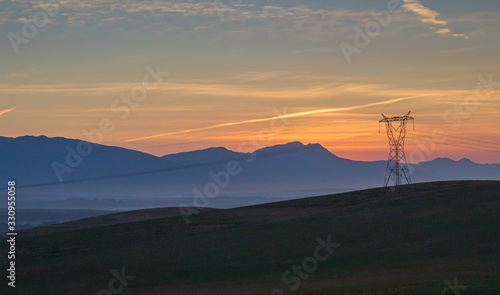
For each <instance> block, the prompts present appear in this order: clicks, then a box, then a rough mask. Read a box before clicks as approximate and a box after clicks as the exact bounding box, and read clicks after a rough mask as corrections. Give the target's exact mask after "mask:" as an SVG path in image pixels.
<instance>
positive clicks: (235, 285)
mask: <svg viewBox="0 0 500 295" xmlns="http://www.w3.org/2000/svg"><path fill="white" fill-rule="evenodd" d="M121 214H122V215H118V217H113V215H107V216H100V217H94V218H91V219H85V220H81V221H76V222H71V223H68V224H64V225H62V226H56V227H54V226H52V227H47V228H39V229H32V230H28V231H22V232H20V233H19V235H18V237H17V239H18V240H17V266H16V271H17V273H16V275H17V281H16V285H17V287H16V290H15V291H13V290H12V289H7V291H4V290H5V289H6V287H5V286H6V282H5V275H2V286H1V287H0V290H2V291H0V294H23V295H24V294H26V295H28V294H37V295H44V294H51V295H58V294H65V295H70V294H71V295H73V294H74V295H77V294H78V295H81V294H84V295H87V294H88V295H90V294H94V295H95V294H99V295H107V294H124V295H138V294H151V295H153V294H180V295H188V294H207V295H208V294H249V295H250V294H252V295H264V294H274V295H279V294H281V293H280V291H278V290H281V291H283V294H311V295H312V294H318V295H323V294H324V295H327V294H401V295H402V294H429V295H430V294H436V295H438V294H450V295H453V294H454V295H459V294H462V295H467V294H491V295H496V294H500V292H499V291H500V182H498V181H487V182H486V181H485V182H481V181H474V182H472V181H471V182H438V183H424V184H415V185H409V186H404V187H402V188H401V190H400V191H399V192H393V191H391V190H390V189H372V190H365V191H359V192H352V193H344V194H338V195H329V196H321V197H314V198H307V199H300V200H293V201H287V202H280V203H272V204H265V205H259V206H252V207H243V208H236V209H230V210H208V211H204V212H202V213H200V214H199V215H193V216H191V218H190V221H191V223H190V224H189V225H186V223H185V220H184V218H183V217H182V216H172V214H173V211H172V209H165V215H162V214H163V213H162V210H161V209H156V210H154V211H149V212H148V211H137V212H135V213H127V214H125V215H124V214H123V213H121ZM148 214H152V216H150V217H148V216H147V215H148ZM162 216H166V217H162ZM328 236H330V237H331V241H332V242H333V243H338V244H340V245H336V246H335V247H334V249H333V248H332V250H333V251H332V253H331V254H330V253H329V252H328V251H327V250H325V248H324V247H321V242H319V241H318V238H319V239H322V240H323V241H325V242H327V241H328ZM2 240H5V237H2ZM2 244H3V246H2V249H1V252H2V253H1V254H2V255H1V256H0V260H1V262H2V265H6V260H5V256H6V255H5V254H6V247H5V243H2ZM318 247H321V248H318ZM317 249H319V250H317ZM318 255H319V256H318ZM320 256H321V259H324V261H318V257H320ZM315 257H316V258H315ZM303 262H304V263H305V264H304V265H305V266H306V268H307V269H309V271H310V273H309V272H308V271H306V270H304V267H303V266H302V265H303ZM294 265H295V266H296V267H295V273H294ZM298 266H300V267H301V269H300V270H298V271H297V268H298ZM3 268H4V267H2V269H3ZM113 270H116V271H117V272H118V273H121V272H122V271H123V270H124V271H125V273H126V275H125V279H123V278H121V280H120V279H118V280H117V279H114V278H115V277H116V275H117V273H116V272H115V274H113V273H112V271H113ZM5 273H6V272H5V271H4V274H5ZM118 276H119V277H120V276H121V275H119V274H118ZM127 276H133V277H135V278H133V279H132V278H131V277H128V278H127ZM282 277H285V279H287V280H288V282H287V283H286V284H285V283H284V282H283V280H282ZM455 278H456V279H457V282H458V285H463V286H467V288H465V289H464V288H460V289H457V288H456V286H455ZM445 280H447V281H446V282H445ZM292 287H297V289H296V290H295V291H291V290H290V289H291V288H292ZM6 292H7V293H6Z"/></svg>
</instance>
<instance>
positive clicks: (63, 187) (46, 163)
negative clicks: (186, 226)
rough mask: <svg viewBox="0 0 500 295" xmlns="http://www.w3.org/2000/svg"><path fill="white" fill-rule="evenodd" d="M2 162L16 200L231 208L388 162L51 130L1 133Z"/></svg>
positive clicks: (374, 179) (468, 166) (317, 187)
mask: <svg viewBox="0 0 500 295" xmlns="http://www.w3.org/2000/svg"><path fill="white" fill-rule="evenodd" d="M0 161H1V163H2V169H1V170H0V179H1V183H4V184H7V181H9V180H15V181H16V182H17V186H18V205H19V206H22V207H23V208H38V209H103V210H131V209H144V208H154V207H161V206H164V207H169V206H179V205H185V206H193V205H194V206H204V207H214V208H231V207H237V206H244V205H251V204H258V203H267V202H273V201H279V200H285V199H293V198H299V197H307V196H314V195H321V194H329V193H339V192H345V191H353V190H361V189H368V188H375V187H380V186H382V185H383V180H384V174H385V167H386V162H385V161H374V162H365V161H353V160H348V159H343V158H340V157H338V156H336V155H334V154H333V153H331V152H330V151H328V150H327V149H325V148H324V147H322V146H321V145H319V144H307V145H304V144H302V143H300V142H291V143H288V144H284V145H276V146H271V147H266V148H263V149H259V150H256V151H255V152H254V153H238V152H234V151H230V150H228V149H226V148H222V147H216V148H209V149H205V150H199V151H192V152H184V153H179V154H172V155H166V156H163V157H157V156H153V155H150V154H147V153H143V152H138V151H134V150H129V149H124V148H120V147H114V146H105V145H99V144H93V143H89V142H85V141H80V140H75V139H67V138H61V137H59V138H48V137H45V136H38V137H34V136H23V137H17V138H9V137H0ZM411 166H412V167H410V170H411V171H413V172H412V180H413V182H430V181H444V180H498V179H500V164H477V163H474V162H472V161H470V160H468V159H462V160H460V161H454V160H451V159H448V158H438V159H435V160H432V161H427V162H421V163H418V164H414V165H411ZM201 195H203V196H206V197H207V198H204V197H201V198H200V196H201Z"/></svg>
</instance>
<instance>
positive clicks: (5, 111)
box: [0, 108, 16, 116]
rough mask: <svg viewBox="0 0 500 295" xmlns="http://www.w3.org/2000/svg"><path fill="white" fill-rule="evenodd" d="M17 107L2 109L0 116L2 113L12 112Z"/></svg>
mask: <svg viewBox="0 0 500 295" xmlns="http://www.w3.org/2000/svg"><path fill="white" fill-rule="evenodd" d="M15 109H16V108H11V109H7V110H3V111H0V116H1V115H4V114H7V113H10V112H12V111H13V110H15Z"/></svg>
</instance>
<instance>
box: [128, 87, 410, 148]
mask: <svg viewBox="0 0 500 295" xmlns="http://www.w3.org/2000/svg"><path fill="white" fill-rule="evenodd" d="M415 97H416V96H408V97H402V98H395V99H390V100H386V101H380V102H373V103H369V104H364V105H358V106H350V107H343V108H329V109H318V110H312V111H307V112H298V113H293V114H286V115H281V116H275V117H270V118H261V119H251V120H244V121H239V122H229V123H220V124H215V125H210V126H207V127H202V128H196V129H187V130H181V131H174V132H169V133H160V134H156V135H151V136H146V137H140V138H134V139H128V140H124V141H122V142H132V141H141V140H147V139H152V138H158V137H164V136H169V135H177V134H184V133H191V132H197V131H203V130H208V129H215V128H221V127H228V126H235V125H241V124H249V123H259V122H265V121H272V120H276V119H286V118H295V117H303V116H309V115H316V114H321V113H333V112H342V111H351V110H356V109H361V108H368V107H373V106H378V105H385V104H391V103H396V102H399V101H403V100H407V99H412V98H415Z"/></svg>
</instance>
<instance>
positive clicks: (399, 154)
mask: <svg viewBox="0 0 500 295" xmlns="http://www.w3.org/2000/svg"><path fill="white" fill-rule="evenodd" d="M410 113H411V112H408V114H406V115H404V116H400V117H392V118H389V117H386V116H384V114H382V117H383V119H382V120H380V121H379V132H380V123H385V126H386V128H387V137H388V138H389V148H390V152H389V160H388V161H387V168H386V171H385V180H384V186H389V182H390V181H391V178H393V179H394V185H396V186H399V185H401V179H402V178H403V177H404V179H406V182H407V183H408V184H410V183H411V178H410V172H409V171H408V162H407V161H406V155H405V138H406V126H407V124H408V121H409V120H413V130H415V120H414V119H413V117H410Z"/></svg>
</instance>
